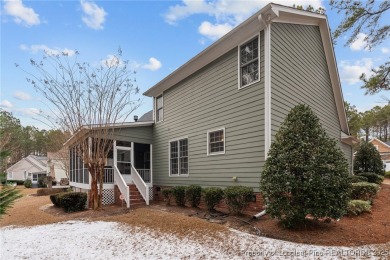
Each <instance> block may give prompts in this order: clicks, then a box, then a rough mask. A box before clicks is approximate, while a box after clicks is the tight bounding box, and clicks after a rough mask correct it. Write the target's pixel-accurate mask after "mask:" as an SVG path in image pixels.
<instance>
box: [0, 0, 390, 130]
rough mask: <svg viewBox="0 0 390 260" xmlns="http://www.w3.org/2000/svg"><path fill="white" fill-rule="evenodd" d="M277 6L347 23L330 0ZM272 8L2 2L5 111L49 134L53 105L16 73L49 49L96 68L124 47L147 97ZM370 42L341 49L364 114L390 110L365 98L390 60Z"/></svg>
mask: <svg viewBox="0 0 390 260" xmlns="http://www.w3.org/2000/svg"><path fill="white" fill-rule="evenodd" d="M272 2H275V3H281V4H284V5H287V6H291V5H292V4H294V3H295V4H298V5H299V4H302V5H304V6H306V5H307V4H309V3H310V4H311V5H313V6H314V7H319V6H322V7H325V9H326V10H327V11H326V13H327V15H328V18H329V23H330V27H331V29H333V30H334V29H335V28H336V26H337V25H338V24H339V22H340V20H341V18H342V16H341V15H338V14H337V13H336V11H335V10H331V8H330V7H329V5H328V2H327V1H320V0H292V1H289V0H284V1H277V0H274V1H272ZM268 3H269V1H263V0H253V1H228V0H212V1H188V0H186V1H129V0H128V1H126V0H125V1H87V0H81V1H75V0H68V1H26V0H24V1H22V0H4V1H3V0H1V6H0V8H1V9H0V10H1V75H0V78H1V79H0V88H1V93H0V95H1V96H0V106H1V107H2V109H5V110H7V111H10V112H12V113H13V114H14V115H15V116H16V117H18V118H19V119H20V120H21V122H22V124H23V125H35V126H37V127H39V128H47V127H45V126H44V125H43V124H42V123H40V122H39V121H36V120H35V119H34V118H37V115H36V113H38V111H39V110H45V107H46V105H45V100H44V99H43V98H42V97H41V96H39V94H38V93H37V92H36V91H35V90H34V89H32V87H31V86H30V85H29V84H28V83H27V82H26V81H25V78H26V74H25V73H24V72H23V71H21V70H20V68H16V67H15V66H14V64H15V63H17V64H19V65H20V66H22V67H24V68H26V69H28V70H29V71H32V70H31V69H30V65H29V60H30V58H34V59H39V57H41V56H42V54H43V51H44V50H46V51H49V52H52V53H55V52H58V51H66V52H68V53H69V54H71V53H73V52H74V51H76V50H77V51H79V52H80V54H81V57H80V58H81V59H82V60H86V61H89V62H90V63H91V64H95V63H99V62H101V61H102V60H105V59H107V58H109V57H110V55H112V54H115V53H116V50H117V49H118V47H121V48H122V50H123V56H124V58H125V59H128V60H130V61H131V64H133V66H134V67H135V68H136V70H137V76H136V78H137V82H138V86H139V87H140V93H143V92H144V91H145V90H147V89H148V88H150V87H152V86H153V85H154V84H155V83H157V82H158V81H160V80H161V79H163V78H164V77H165V76H167V75H168V74H170V73H171V72H172V71H173V70H175V69H177V68H178V67H180V66H181V65H182V64H183V63H185V62H186V61H188V60H189V59H190V58H192V57H193V56H195V55H196V54H197V53H199V52H200V51H202V50H203V49H205V48H206V47H207V46H209V45H210V44H211V43H213V42H214V41H215V40H217V39H218V38H220V37H221V36H222V35H224V34H225V33H227V32H228V31H229V30H231V29H232V28H233V27H234V26H236V25H238V24H239V23H240V22H242V21H243V20H245V19H246V18H248V17H249V16H250V15H251V14H253V13H254V12H256V11H258V10H259V9H261V8H262V7H264V6H265V5H266V4H268ZM387 18H388V17H387ZM363 39H364V35H361V37H359V39H358V40H357V41H356V42H355V43H354V44H353V45H352V46H347V47H346V46H344V43H345V41H346V38H345V37H344V38H342V39H339V40H338V42H337V45H336V46H335V52H336V58H337V62H338V68H339V73H340V78H341V82H342V88H343V94H344V98H345V100H347V101H348V102H350V103H351V104H353V105H356V107H357V108H358V109H359V110H360V111H365V110H367V109H370V108H372V107H373V106H375V105H384V102H383V99H382V96H384V95H386V94H387V93H379V94H377V95H374V96H365V95H364V90H362V89H360V85H361V82H360V81H359V76H360V74H361V73H363V72H365V73H370V70H371V69H372V68H375V67H376V66H378V65H380V64H382V63H384V61H385V60H386V59H388V57H389V55H390V43H389V42H384V43H383V44H382V45H380V46H378V47H376V48H375V49H374V50H372V51H368V50H366V49H364V41H363ZM387 95H388V94H387ZM142 102H143V103H142V105H141V107H140V108H139V109H138V110H136V111H135V112H134V114H137V115H139V116H141V115H142V114H143V113H145V112H147V111H148V110H150V109H152V100H151V98H148V97H144V98H143V99H142ZM38 118H39V117H38Z"/></svg>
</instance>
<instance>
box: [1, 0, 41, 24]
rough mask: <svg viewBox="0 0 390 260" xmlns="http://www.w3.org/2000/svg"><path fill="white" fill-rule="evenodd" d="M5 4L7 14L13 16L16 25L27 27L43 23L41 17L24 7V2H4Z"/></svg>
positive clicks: (17, 0) (15, 0) (29, 8)
mask: <svg viewBox="0 0 390 260" xmlns="http://www.w3.org/2000/svg"><path fill="white" fill-rule="evenodd" d="M4 2H5V4H4V11H5V13H6V14H8V15H11V16H13V17H14V21H15V22H16V23H20V24H23V25H26V26H31V25H38V24H40V23H41V21H40V19H39V15H38V14H37V13H35V11H34V9H32V8H31V7H26V6H24V5H23V2H22V0H4Z"/></svg>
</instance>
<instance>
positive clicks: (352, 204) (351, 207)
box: [347, 200, 371, 216]
mask: <svg viewBox="0 0 390 260" xmlns="http://www.w3.org/2000/svg"><path fill="white" fill-rule="evenodd" d="M347 212H348V215H355V216H357V215H360V214H362V213H363V212H371V204H370V202H369V201H364V200H350V201H349V202H348V208H347Z"/></svg>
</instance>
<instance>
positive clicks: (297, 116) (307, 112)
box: [260, 105, 351, 227]
mask: <svg viewBox="0 0 390 260" xmlns="http://www.w3.org/2000/svg"><path fill="white" fill-rule="evenodd" d="M348 176H349V170H348V162H347V160H346V159H345V157H344V153H343V152H342V151H341V150H340V148H339V145H338V144H337V142H336V140H335V139H333V138H330V137H329V136H328V134H327V133H326V131H325V129H324V128H323V127H322V125H321V123H320V120H319V118H318V117H317V116H316V115H315V113H314V112H313V111H312V110H311V109H310V107H309V106H307V105H297V106H296V107H294V108H293V109H292V110H291V111H290V113H289V114H288V115H287V117H286V119H285V121H284V122H283V123H282V125H281V126H280V129H279V131H278V132H277V134H276V136H275V140H274V142H273V143H272V145H271V148H270V151H269V153H268V158H267V160H266V163H265V165H264V168H263V172H262V174H261V181H260V191H261V192H262V194H263V198H264V200H265V201H266V206H267V214H269V216H271V217H272V218H276V219H278V220H280V221H281V223H282V224H283V225H284V226H285V227H294V226H296V225H299V224H302V223H303V222H305V221H306V216H307V215H309V214H310V215H311V216H312V217H313V218H314V219H319V218H330V219H339V218H340V217H342V216H343V215H345V213H346V210H347V204H348V201H349V190H350V185H351V183H350V180H349V178H348Z"/></svg>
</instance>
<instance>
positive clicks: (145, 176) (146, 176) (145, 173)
mask: <svg viewBox="0 0 390 260" xmlns="http://www.w3.org/2000/svg"><path fill="white" fill-rule="evenodd" d="M136 170H137V172H138V173H139V175H140V176H141V178H142V179H143V180H144V182H145V183H150V170H149V169H136Z"/></svg>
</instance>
